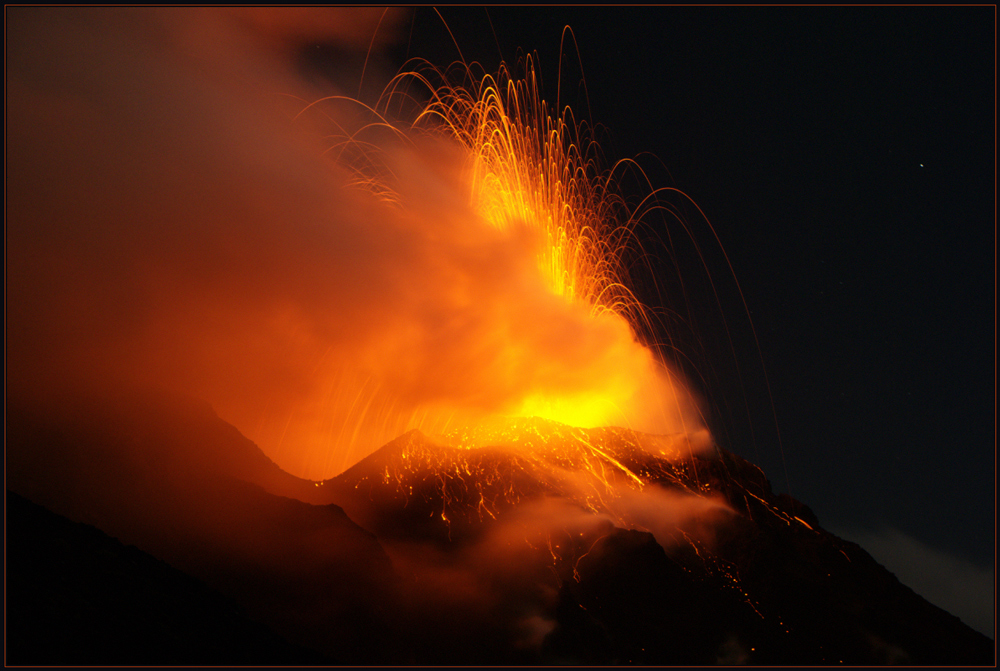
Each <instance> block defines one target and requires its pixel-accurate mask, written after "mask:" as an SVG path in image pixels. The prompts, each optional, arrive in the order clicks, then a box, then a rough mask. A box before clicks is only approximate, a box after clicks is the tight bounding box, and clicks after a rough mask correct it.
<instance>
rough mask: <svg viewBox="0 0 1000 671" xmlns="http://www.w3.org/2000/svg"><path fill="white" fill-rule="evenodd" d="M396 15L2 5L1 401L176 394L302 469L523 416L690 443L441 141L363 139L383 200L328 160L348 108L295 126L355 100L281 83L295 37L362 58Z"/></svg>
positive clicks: (620, 323) (663, 386) (683, 400)
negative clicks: (103, 393) (403, 439)
mask: <svg viewBox="0 0 1000 671" xmlns="http://www.w3.org/2000/svg"><path fill="white" fill-rule="evenodd" d="M401 16H402V15H401V14H400V13H399V12H397V11H389V12H383V10H348V9H336V10H322V11H319V10H317V11H312V10H311V11H310V12H309V13H308V14H306V13H305V10H294V9H293V10H277V9H265V10H239V11H229V10H221V9H193V8H186V9H163V8H161V9H117V8H45V9H36V8H12V9H11V10H10V11H9V13H8V17H9V21H8V27H7V77H8V79H7V138H8V143H7V195H8V197H7V252H6V262H7V268H8V271H7V324H8V326H7V339H8V356H7V365H8V391H9V392H10V393H12V394H15V395H18V396H20V397H22V398H25V399H33V402H40V403H45V402H51V400H52V398H54V394H56V393H62V392H63V391H70V392H72V393H82V394H85V395H94V394H98V393H100V390H101V389H104V388H120V387H123V386H125V387H129V386H135V387H149V386H153V387H163V388H168V389H172V390H178V391H181V392H183V393H186V394H190V395H194V396H198V397H201V398H204V399H206V400H207V401H209V402H210V403H211V404H212V405H213V406H214V407H215V408H216V410H217V411H218V412H219V414H220V416H222V417H223V418H224V419H226V420H228V421H230V422H232V423H233V424H235V425H236V426H237V427H238V428H239V429H240V430H241V431H243V432H244V433H245V434H246V435H247V436H249V437H250V438H252V439H253V440H255V441H256V442H257V443H258V444H260V445H261V447H262V448H263V449H264V450H265V451H266V452H267V453H268V454H269V456H271V457H272V458H273V459H274V460H275V461H277V462H278V463H279V464H280V465H281V466H282V467H283V468H285V469H286V470H288V471H289V472H292V473H294V474H297V475H300V476H304V477H310V478H317V479H318V478H322V477H328V476H330V475H333V474H335V473H337V472H339V471H341V470H343V469H344V468H346V467H348V466H350V465H351V464H352V463H354V462H355V461H357V460H358V459H359V458H361V457H363V456H364V455H365V454H367V453H368V452H370V451H372V450H374V449H376V448H377V447H379V445H381V444H382V443H384V442H386V441H387V440H389V439H391V438H393V437H395V436H396V435H399V434H400V433H402V432H403V431H405V430H407V429H408V428H412V427H414V426H419V427H422V428H424V429H426V430H430V431H434V430H443V429H444V428H447V427H448V426H451V425H455V424H456V423H461V422H464V421H474V420H475V419H477V418H479V417H483V416H486V415H489V414H494V413H518V412H521V411H523V409H524V408H525V407H529V406H530V407H531V408H537V407H543V408H552V409H553V412H556V413H558V412H560V411H561V410H560V408H565V407H568V406H572V407H586V406H587V404H595V407H598V411H597V414H596V415H595V419H594V420H593V421H594V422H598V421H600V422H603V423H608V424H615V423H617V424H630V425H632V426H633V427H634V428H637V429H643V430H647V431H651V432H657V433H671V432H678V431H681V430H687V429H697V428H699V426H700V424H699V420H698V417H697V410H696V407H695V404H694V402H693V401H692V399H691V398H690V397H689V395H688V393H687V392H686V391H685V390H684V387H683V384H682V383H681V382H679V381H678V380H677V379H676V377H675V376H672V375H671V374H670V373H669V372H668V371H667V370H666V369H665V368H663V366H662V365H661V364H659V363H658V362H656V361H655V360H654V358H653V356H652V355H651V354H650V352H649V351H648V350H646V349H645V348H643V347H642V346H640V345H639V344H638V343H637V342H636V341H635V338H634V336H633V334H632V331H631V330H630V328H629V326H628V324H627V323H626V322H625V321H624V320H623V319H622V318H620V317H617V316H615V315H612V314H610V313H608V314H605V315H604V316H600V317H595V316H592V315H591V314H590V312H589V311H588V310H587V309H586V308H585V307H582V306H580V305H572V304H570V303H568V302H566V301H565V300H563V299H561V298H559V297H557V296H554V295H552V294H551V293H550V292H549V291H548V290H547V288H546V284H545V281H544V279H543V278H542V277H541V274H540V272H539V270H538V268H537V264H536V262H535V258H536V256H537V253H536V252H537V245H539V244H540V241H539V240H538V239H537V238H536V236H534V235H533V234H532V233H530V232H529V230H528V229H527V228H524V229H522V230H519V229H516V228H515V230H511V231H499V230H496V229H494V228H491V227H490V226H488V225H487V224H486V223H485V222H483V221H482V219H481V218H480V217H479V216H478V215H477V214H476V213H475V212H474V211H473V209H472V207H471V206H470V203H469V197H468V189H467V185H466V184H465V182H464V177H463V174H464V173H463V169H464V160H465V157H464V154H463V153H462V151H461V150H460V149H458V148H457V147H456V146H453V145H451V144H449V143H447V142H444V141H441V140H430V139H428V138H420V137H415V136H412V137H406V138H405V139H404V141H398V140H397V141H395V142H393V143H391V144H386V145H385V146H382V147H377V148H375V150H376V151H379V152H380V156H381V159H380V160H382V161H383V162H384V164H385V166H386V168H387V171H388V172H389V173H391V175H392V178H391V188H392V189H393V191H394V193H395V196H394V199H392V200H389V199H386V198H383V197H381V196H380V194H379V192H378V190H377V189H373V188H363V187H359V186H358V184H357V182H358V179H357V173H356V172H355V171H354V170H353V168H352V166H351V165H347V164H344V163H343V162H342V161H340V160H338V158H337V157H338V154H337V152H336V151H332V148H333V147H332V144H333V141H331V140H330V137H331V135H338V136H341V137H342V136H343V134H344V133H345V132H350V129H351V128H356V127H357V126H358V124H359V120H358V119H359V118H361V117H357V116H355V115H353V114H352V113H348V112H342V113H335V112H330V113H329V114H328V115H327V117H326V121H325V122H324V123H316V122H315V119H314V118H313V116H315V115H303V116H299V112H301V111H302V110H303V109H304V108H305V107H306V106H307V105H308V104H309V102H311V101H315V100H317V99H319V98H321V97H323V96H328V95H330V94H331V93H336V94H345V93H346V94H348V95H350V94H351V93H352V92H345V91H336V90H331V87H329V86H327V87H326V88H324V89H322V90H321V89H320V88H318V87H313V86H311V85H310V84H308V83H306V81H305V80H304V79H303V78H302V77H300V76H298V75H297V74H296V73H297V72H298V71H299V70H300V69H301V68H300V63H299V60H297V55H298V54H299V53H300V52H301V49H302V47H303V45H308V44H310V43H312V42H320V41H322V42H324V43H332V44H336V45H337V46H338V48H340V49H341V50H343V51H345V52H350V53H358V54H361V53H365V52H366V51H367V50H368V49H369V47H373V48H375V49H378V48H379V47H380V46H382V45H385V44H386V43H389V42H391V40H393V39H394V37H395V33H396V30H397V26H399V24H400V19H401ZM354 109H355V111H357V110H358V109H360V106H357V105H356V106H354ZM306 117H308V118H306ZM361 123H363V122H361ZM324 124H325V125H324ZM595 398H596V399H597V400H596V401H595V400H594V399H595ZM529 402H530V403H529ZM556 418H557V419H558V418H559V417H558V416H557V417H556Z"/></svg>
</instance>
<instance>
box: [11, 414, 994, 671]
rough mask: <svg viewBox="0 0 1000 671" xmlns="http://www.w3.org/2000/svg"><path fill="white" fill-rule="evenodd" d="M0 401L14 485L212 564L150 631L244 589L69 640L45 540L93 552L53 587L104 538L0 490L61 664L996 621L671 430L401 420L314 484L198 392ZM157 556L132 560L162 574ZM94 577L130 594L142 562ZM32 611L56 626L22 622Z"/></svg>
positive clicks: (156, 548) (952, 645)
mask: <svg viewBox="0 0 1000 671" xmlns="http://www.w3.org/2000/svg"><path fill="white" fill-rule="evenodd" d="M7 414H8V433H7V439H8V449H7V470H8V479H7V483H8V488H9V489H10V490H13V491H15V492H17V493H18V494H21V495H23V496H25V497H27V498H28V499H30V500H33V501H35V502H37V503H39V504H42V505H44V506H45V507H47V508H49V509H51V510H53V511H55V512H56V513H59V514H61V515H65V516H66V517H68V518H69V519H71V520H73V521H74V522H77V523H81V522H82V523H86V524H89V525H93V526H95V527H98V528H99V529H101V530H103V531H104V532H106V533H107V534H109V535H110V536H113V537H116V538H118V539H120V540H121V541H122V542H123V543H129V544H133V545H135V546H137V548H138V550H136V551H137V552H138V551H144V552H146V553H149V554H150V555H153V556H154V557H156V558H158V559H160V560H163V561H165V562H167V563H168V564H169V565H170V567H173V569H179V570H181V571H184V572H185V573H187V574H189V575H190V576H193V577H194V578H195V579H196V582H198V584H199V585H204V588H202V587H198V588H197V589H193V591H192V590H189V592H190V593H193V594H197V595H200V596H197V597H191V598H190V599H188V600H186V601H185V600H183V599H180V597H178V599H179V600H175V601H174V603H175V607H172V608H166V607H163V606H162V604H161V605H157V604H158V603H160V602H157V601H155V600H151V601H150V602H149V610H148V612H147V619H146V620H145V624H144V626H145V627H146V628H148V629H150V630H153V631H161V632H166V633H167V634H166V635H168V636H173V637H174V638H175V639H176V638H181V639H183V640H186V641H189V642H190V641H195V640H196V639H194V638H191V634H190V633H185V632H184V631H183V630H178V629H177V627H176V625H171V623H176V620H177V618H178V617H179V615H178V611H179V610H184V609H185V608H188V609H190V610H194V609H202V610H204V609H205V608H206V607H205V606H204V605H203V604H204V603H207V602H211V603H213V604H219V603H223V604H235V605H234V606H233V607H229V606H224V607H223V606H219V607H218V608H222V609H223V610H225V609H226V608H228V609H229V610H228V611H227V612H232V611H233V608H235V609H236V610H238V611H239V612H238V615H237V616H234V619H232V622H231V623H230V624H228V625H227V626H220V627H218V633H213V638H212V640H213V643H212V645H211V646H208V645H207V644H194V643H192V644H191V645H188V646H186V647H185V646H176V645H175V646H174V647H173V652H172V653H171V654H166V653H164V652H163V649H164V648H163V647H162V646H161V645H160V643H153V642H151V643H149V647H148V649H146V650H145V651H142V650H138V649H137V647H136V646H133V647H132V649H131V651H130V655H131V656H129V657H128V659H123V658H121V655H118V656H115V655H111V656H108V654H107V651H106V649H105V651H104V652H103V653H98V652H95V649H94V647H93V646H92V647H81V646H76V645H75V644H74V643H73V641H74V640H79V633H80V632H79V631H73V630H72V627H73V625H72V623H73V622H77V623H79V621H80V619H79V613H78V612H75V611H76V610H78V609H79V604H80V599H76V600H74V599H60V598H56V597H55V596H53V590H52V589H51V585H52V571H50V570H48V569H46V568H45V567H46V566H50V565H51V562H48V563H46V562H45V561H42V560H40V559H39V558H38V557H40V556H44V555H46V553H60V556H61V557H62V558H63V559H64V562H69V563H70V564H72V565H74V566H86V567H89V568H87V569H86V570H75V571H65V570H63V571H60V574H61V575H63V576H64V577H63V578H61V580H62V582H60V583H59V588H58V590H56V591H55V594H93V593H107V592H108V591H109V590H110V591H114V590H111V589H110V588H109V587H108V577H107V576H108V574H109V572H108V571H103V572H102V571H99V570H96V569H94V568H93V567H94V566H96V565H98V564H100V563H101V562H102V561H103V562H104V563H105V564H106V565H107V566H112V567H113V566H115V562H116V561H119V560H118V559H115V557H119V556H120V554H121V551H120V550H116V551H100V552H96V553H95V552H94V551H93V547H94V543H95V541H94V540H93V536H92V535H91V536H88V535H87V534H86V533H81V532H80V531H79V525H76V526H74V525H69V526H67V525H66V524H61V525H60V524H56V525H55V526H53V525H51V524H41V523H38V522H37V521H33V520H37V519H42V518H40V517H38V513H37V511H35V512H32V511H33V510H35V509H34V508H32V507H30V506H27V505H21V504H18V503H15V504H14V505H12V504H11V503H10V500H9V501H8V508H7V527H6V528H7V547H8V551H7V557H8V567H9V569H10V570H8V573H7V576H8V583H10V584H9V585H8V587H9V586H10V585H17V586H18V589H15V590H10V589H8V599H7V613H8V627H7V633H8V640H11V639H10V636H11V634H12V633H15V632H17V633H18V636H19V639H20V640H21V641H22V643H21V644H20V647H19V648H18V655H19V656H18V660H17V661H18V663H29V664H30V663H52V662H53V661H55V660H53V659H52V658H51V655H50V656H49V657H46V650H51V649H53V648H58V649H63V650H72V651H73V652H75V653H76V655H77V657H78V658H77V659H69V658H68V657H66V656H62V657H60V658H59V659H58V660H57V661H58V662H60V663H80V664H94V663H96V664H101V663H114V661H118V660H120V661H121V663H137V664H147V663H187V664H197V663H232V664H241V663H246V662H247V654H248V650H250V649H248V648H247V646H246V645H245V644H244V643H242V641H245V640H246V637H247V632H257V633H256V634H253V636H254V637H255V638H256V640H257V641H258V646H257V647H256V648H252V650H254V652H253V653H252V654H251V656H253V655H256V656H257V658H258V659H259V663H279V662H278V659H277V658H280V657H281V656H283V655H287V657H288V659H287V663H303V662H304V663H309V661H312V660H318V659H323V660H329V661H333V662H341V663H390V664H391V663H417V664H449V663H453V664H461V663H477V664H540V663H541V664H546V663H571V664H628V663H636V664H716V663H722V664H735V663H749V664H837V663H840V662H843V663H846V664H887V663H909V664H984V665H985V664H992V663H993V658H994V652H995V647H994V644H993V641H991V640H990V639H989V638H987V637H985V636H982V635H981V634H979V633H977V632H975V631H973V630H972V629H970V628H968V627H967V626H965V625H964V624H963V623H962V622H961V621H959V620H958V619H957V618H955V617H953V616H951V615H949V614H948V613H946V612H944V611H942V610H940V609H938V608H936V607H935V606H933V605H931V604H929V603H928V602H926V601H925V600H924V599H922V598H921V597H920V596H918V595H916V594H915V593H913V592H912V591H911V590H909V589H908V588H907V587H905V586H904V585H902V584H900V583H899V582H898V580H896V578H895V577H894V576H893V575H892V574H891V573H889V572H888V571H886V570H885V569H884V568H883V567H881V566H879V565H878V564H877V563H876V562H875V561H874V560H873V559H872V558H871V557H870V556H869V555H868V554H867V553H866V552H865V551H864V550H863V549H861V548H860V547H858V546H857V545H855V544H853V543H850V542H847V541H844V540H841V539H839V538H837V537H835V536H833V535H832V534H830V533H828V532H826V531H824V530H823V529H822V528H821V527H820V525H819V523H818V521H817V520H816V518H815V516H814V515H813V514H812V513H811V512H810V511H809V509H808V508H807V507H806V506H804V505H802V504H801V503H798V502H797V501H795V500H794V499H791V498H789V497H787V496H777V495H775V494H774V493H773V491H772V489H771V486H770V484H769V482H768V481H767V479H766V478H765V476H764V474H763V473H762V472H761V471H760V469H758V468H757V467H756V466H754V465H752V464H750V463H749V462H747V461H745V460H743V459H740V458H739V457H737V456H735V455H733V454H730V453H729V452H727V451H725V450H722V449H721V448H718V447H712V448H711V449H709V450H707V451H702V452H701V453H700V454H698V453H696V452H695V450H694V449H693V446H692V445H691V444H690V443H689V442H688V441H687V440H686V439H683V438H681V437H663V436H648V435H643V434H639V433H635V432H632V431H627V430H624V429H610V428H609V429H587V430H583V429H574V428H571V427H567V426H563V425H559V424H555V423H552V422H545V421H542V420H535V419H532V420H513V421H504V422H500V423H496V424H494V425H484V426H482V427H478V428H477V429H476V430H474V431H468V432H465V433H456V434H453V435H449V436H439V437H434V438H431V437H428V436H425V435H423V434H420V433H418V432H411V433H408V434H406V435H404V436H401V437H399V438H398V439H396V440H395V441H393V442H391V443H389V444H388V445H386V446H384V447H383V448H381V449H380V450H378V451H377V452H375V453H374V454H372V455H370V456H369V457H368V458H366V459H364V460H363V461H361V462H360V463H358V464H357V465H355V466H354V467H353V468H351V469H349V470H348V471H346V472H345V473H343V474H342V475H340V476H338V477H337V478H334V479H332V480H328V481H325V482H322V483H313V482H307V481H303V480H299V479H297V478H294V477H293V476H290V475H288V474H287V473H284V472H282V471H281V470H280V469H279V468H278V467H277V466H276V465H274V464H273V463H272V462H270V460H268V459H267V457H266V456H264V455H263V453H261V452H260V450H259V449H258V448H257V447H256V446H255V445H253V443H251V442H250V441H248V440H247V439H245V438H244V437H243V436H241V435H240V434H239V433H238V431H236V430H235V429H234V428H233V427H232V426H229V425H228V424H226V423H224V422H222V421H221V420H219V419H218V418H217V417H216V416H215V415H214V413H212V411H211V410H210V409H209V408H208V407H207V406H205V405H204V404H199V403H194V402H189V401H186V400H180V399H173V398H167V397H163V396H156V395H152V396H151V395H135V394H130V395H122V396H119V397H116V398H115V399H114V400H113V401H110V400H108V399H101V400H100V401H97V400H96V399H88V400H87V401H80V400H76V401H74V402H73V403H70V402H66V401H63V402H61V403H60V404H59V407H58V411H56V409H55V408H53V409H52V410H51V412H43V411H40V410H39V409H38V408H37V407H36V406H29V405H19V404H18V403H17V402H16V401H11V400H10V399H8V402H7ZM345 511H346V514H345ZM45 519H49V518H45ZM26 520H27V522H26ZM359 525H360V526H359ZM59 529H62V531H60V530H59ZM66 529H77V531H74V532H72V533H71V532H68V531H66ZM95 533H96V532H95ZM81 537H82V538H90V540H89V541H87V543H89V545H88V546H87V547H89V548H91V549H89V550H86V551H85V552H84V551H83V550H81V549H80V543H81V541H79V538H81ZM43 538H44V539H46V540H45V542H42V540H41V539H43ZM74 538H75V539H77V540H74ZM106 540H107V541H111V539H106ZM98 545H99V544H98ZM28 548H31V549H32V550H33V552H34V553H35V554H33V555H30V557H29V558H28V559H27V560H24V561H21V559H23V558H24V555H25V552H26V549H28ZM67 548H68V549H67ZM81 552H82V553H83V554H81ZM18 553H20V554H18ZM29 554H30V553H29ZM80 556H85V557H86V559H85V560H84V559H80V558H79V557H80ZM95 557H96V558H95ZM101 557H103V559H101ZM12 558H13V559H14V561H12V560H11V559H12ZM162 563H163V562H155V561H154V562H152V563H150V562H141V561H132V563H131V565H132V566H133V569H131V570H133V571H138V572H140V573H141V574H142V575H143V576H144V577H143V581H144V583H145V584H154V585H159V586H161V587H162V586H163V585H165V584H175V583H171V582H170V581H171V580H174V581H176V579H177V578H176V575H175V574H173V573H170V575H172V576H173V577H170V578H168V577H165V575H166V574H165V573H164V572H163V570H162V569H163V568H164V567H163V566H162ZM153 564H155V565H156V566H157V567H159V568H157V569H152V568H150V566H152V565H153ZM144 567H145V568H144ZM170 567H166V568H170ZM110 574H111V575H112V576H118V577H117V578H112V581H114V580H118V583H117V584H119V588H120V590H121V591H123V592H127V591H129V588H128V587H127V585H129V584H134V583H135V578H134V576H133V577H132V578H126V577H122V573H121V571H117V570H112V571H110ZM102 576H103V577H102ZM129 580H131V581H132V582H128V581H129ZM101 581H103V582H101ZM165 581H166V582H165ZM206 590H208V591H211V592H212V594H218V596H211V597H206V596H204V595H205V594H206V593H207V592H206ZM147 591H148V590H147ZM156 591H160V592H162V591H164V590H163V589H159V590H153V592H156ZM168 591H169V590H168ZM173 591H174V592H177V593H178V594H180V593H185V594H187V593H188V592H184V591H183V590H181V591H179V592H178V591H177V590H176V589H174V590H173ZM206 600H207V601H206ZM220 600H221V601H220ZM227 600H228V601H227ZM42 603H43V604H44V606H40V605H39V604H42ZM177 604H181V605H177ZM184 604H188V605H184ZM134 607H136V606H135V603H134V602H133V603H132V604H131V605H128V608H134ZM123 609H125V606H123V605H122V602H121V601H120V600H117V601H116V600H115V599H101V600H95V599H89V600H88V609H87V611H86V612H87V619H88V623H89V624H88V626H89V627H90V628H91V629H92V630H100V629H102V628H104V629H111V628H115V627H118V628H120V627H121V621H122V613H123V612H127V611H125V610H123ZM70 611H74V612H73V613H71V612H70ZM212 612H215V611H212ZM39 613H42V614H43V615H44V617H41V616H40V615H39ZM73 615H75V616H76V617H75V619H74V617H73ZM193 615H194V614H193ZM192 621H193V622H194V621H196V618H195V619H193V620H192ZM226 621H227V622H230V620H226ZM44 622H63V623H70V624H69V625H65V626H61V627H53V628H52V629H51V631H45V632H43V633H42V634H39V633H38V632H35V634H33V635H27V634H24V631H25V630H26V629H27V630H28V631H30V630H31V628H32V627H43V626H44V627H48V625H44V624H32V623H44ZM17 623H20V624H21V625H23V626H21V628H20V629H17V626H18V625H17ZM171 627H173V628H171ZM264 628H266V629H267V630H269V631H267V632H266V634H264V633H260V632H262V631H264ZM270 632H276V633H273V634H272V633H270ZM282 637H283V638H284V639H285V640H284V641H283V640H282ZM226 638H228V639H229V640H228V642H227V644H223V642H222V639H226ZM144 640H153V639H144ZM285 641H288V643H286V642H285ZM310 650H311V651H317V653H316V655H315V656H310V655H313V653H312V652H310ZM227 651H228V652H227ZM227 655H230V657H229V658H227V657H226V656H227ZM276 656H277V658H276ZM10 661H14V660H10Z"/></svg>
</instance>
